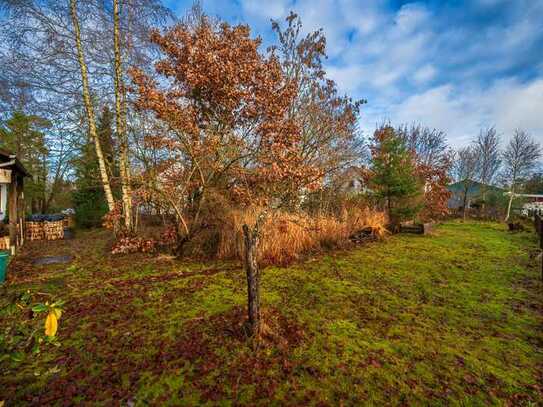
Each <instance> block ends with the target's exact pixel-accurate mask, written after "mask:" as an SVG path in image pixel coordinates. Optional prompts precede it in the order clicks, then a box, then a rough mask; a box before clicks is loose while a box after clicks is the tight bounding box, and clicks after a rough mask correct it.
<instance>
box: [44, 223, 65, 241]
mask: <svg viewBox="0 0 543 407" xmlns="http://www.w3.org/2000/svg"><path fill="white" fill-rule="evenodd" d="M43 234H44V237H45V240H59V239H64V221H63V220H57V221H54V222H43Z"/></svg>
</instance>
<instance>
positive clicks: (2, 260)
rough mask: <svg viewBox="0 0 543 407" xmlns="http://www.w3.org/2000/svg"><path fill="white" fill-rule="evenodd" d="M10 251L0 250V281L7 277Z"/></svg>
mask: <svg viewBox="0 0 543 407" xmlns="http://www.w3.org/2000/svg"><path fill="white" fill-rule="evenodd" d="M8 260H9V252H5V251H0V283H3V282H4V280H5V279H6V271H7V269H8Z"/></svg>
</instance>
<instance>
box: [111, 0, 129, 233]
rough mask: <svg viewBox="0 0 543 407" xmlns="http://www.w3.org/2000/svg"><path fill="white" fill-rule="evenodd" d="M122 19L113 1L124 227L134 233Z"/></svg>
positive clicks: (115, 82)
mask: <svg viewBox="0 0 543 407" xmlns="http://www.w3.org/2000/svg"><path fill="white" fill-rule="evenodd" d="M120 26H121V18H120V7H119V0H113V48H114V51H115V78H114V79H115V80H114V84H115V114H116V127H117V137H118V139H119V168H120V174H121V192H122V205H123V216H124V227H125V228H126V230H127V231H129V232H130V231H132V229H133V222H132V190H131V185H130V166H129V161H128V136H127V134H126V95H125V88H124V83H123V78H122V57H121V27H120Z"/></svg>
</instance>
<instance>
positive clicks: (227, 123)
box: [130, 16, 319, 334]
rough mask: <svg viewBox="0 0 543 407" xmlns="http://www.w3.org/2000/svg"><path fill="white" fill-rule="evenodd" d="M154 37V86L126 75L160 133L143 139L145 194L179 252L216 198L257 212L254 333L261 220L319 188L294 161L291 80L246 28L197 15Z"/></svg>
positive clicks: (249, 234) (252, 229)
mask: <svg viewBox="0 0 543 407" xmlns="http://www.w3.org/2000/svg"><path fill="white" fill-rule="evenodd" d="M151 39H152V41H153V42H154V43H155V44H156V45H157V46H158V47H159V48H160V49H161V51H162V52H163V55H164V58H163V59H161V60H160V61H159V62H158V63H157V64H156V70H157V73H158V74H160V76H161V80H160V81H155V80H153V79H151V78H150V77H149V76H147V75H146V74H145V73H143V72H142V71H140V70H138V69H133V70H132V71H131V72H130V74H131V76H132V79H133V82H134V84H135V92H136V93H137V95H138V98H137V105H138V107H139V108H140V109H145V110H149V111H152V112H153V113H154V114H155V116H156V117H157V118H158V119H160V120H161V121H162V122H164V123H165V124H166V125H167V130H166V131H164V132H160V133H157V134H155V135H152V136H149V137H148V138H147V140H146V142H147V143H149V144H150V145H152V146H153V147H154V148H158V149H160V151H161V159H160V160H159V161H158V163H157V165H156V167H155V168H153V169H152V170H151V171H149V172H148V173H147V174H145V176H144V177H143V179H142V185H143V187H142V189H143V191H144V194H147V195H149V196H152V197H154V198H155V199H157V200H160V201H162V202H163V203H165V204H166V205H167V206H168V207H169V208H170V209H171V210H172V211H173V212H174V213H175V218H176V222H177V225H176V231H177V237H178V240H177V241H178V243H177V247H178V254H180V253H181V251H182V247H183V244H184V243H186V242H187V241H189V240H190V239H191V238H193V237H194V235H195V234H196V233H198V231H200V230H201V229H202V228H204V227H205V226H206V220H205V219H202V213H203V209H204V207H205V205H206V204H207V203H208V201H209V200H211V199H212V197H213V196H214V195H217V194H220V195H223V196H226V197H227V198H228V199H229V200H230V201H232V202H233V203H236V204H238V205H252V206H258V207H261V208H263V209H262V211H261V212H260V214H259V216H258V217H257V221H256V223H255V224H254V225H251V226H249V225H244V227H243V233H244V236H245V269H246V272H247V281H248V296H249V323H250V328H251V332H252V333H253V334H257V333H258V332H259V328H260V311H259V278H260V275H259V269H258V262H257V252H258V245H259V241H260V239H261V237H262V227H263V224H264V221H265V219H266V215H267V213H268V211H269V210H272V209H273V208H274V206H275V205H277V204H278V203H280V202H281V201H282V200H283V197H285V196H287V195H289V194H292V192H293V191H299V190H300V189H301V188H304V187H305V188H313V187H316V186H317V185H318V181H319V170H318V169H316V168H314V167H312V166H311V165H309V164H308V163H306V162H304V160H303V159H302V157H301V154H300V148H301V134H300V128H299V126H298V124H297V123H296V121H295V120H294V119H293V118H292V117H290V116H289V114H288V112H289V109H290V108H291V107H292V104H293V100H294V98H295V96H296V89H297V87H296V82H295V81H294V80H293V79H289V78H286V77H285V75H284V74H283V72H282V69H281V65H280V63H279V61H278V59H277V58H276V56H275V55H274V53H273V52H270V53H268V54H267V55H262V54H261V53H260V52H259V46H260V42H261V41H260V39H258V38H256V39H253V38H251V37H250V30H249V27H247V26H244V25H239V26H230V25H228V24H226V23H221V24H217V23H214V22H212V21H210V20H209V19H208V18H207V17H205V16H201V17H200V18H199V19H198V20H197V21H196V22H194V21H193V22H190V23H189V22H182V23H180V24H179V25H177V26H175V27H174V28H172V29H170V30H168V31H166V32H164V33H160V32H158V31H155V32H153V34H152V38H151Z"/></svg>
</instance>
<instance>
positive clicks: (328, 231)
mask: <svg viewBox="0 0 543 407" xmlns="http://www.w3.org/2000/svg"><path fill="white" fill-rule="evenodd" d="M258 211H259V210H258V209H256V208H253V209H249V210H232V211H230V212H229V214H228V216H227V217H226V218H225V221H224V223H223V224H222V227H220V228H219V231H218V245H217V257H218V258H221V259H228V258H242V256H243V235H242V232H241V228H242V225H243V224H244V223H247V224H248V225H253V224H254V223H255V220H256V217H257V214H258ZM385 221H386V219H385V216H384V214H383V213H382V212H375V211H371V210H370V209H360V208H349V209H344V210H343V211H342V213H341V215H340V216H337V217H336V216H317V217H310V216H308V215H305V214H295V213H287V212H283V211H276V212H273V213H272V214H270V216H269V217H268V219H267V221H266V224H265V226H264V232H263V235H264V238H263V239H262V242H261V245H260V258H261V261H262V262H263V263H266V264H288V263H289V262H292V261H294V260H296V259H298V258H299V257H300V255H302V254H306V253H309V252H314V251H319V250H321V249H332V248H343V247H347V246H348V245H350V240H349V236H351V235H352V234H353V233H355V232H357V231H359V230H361V229H364V228H368V227H370V228H372V231H373V232H374V234H375V236H377V237H379V238H381V237H383V236H384V234H385V228H384V225H385Z"/></svg>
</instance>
